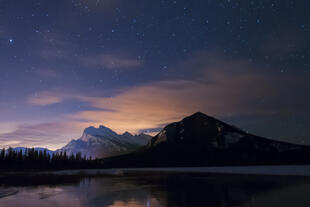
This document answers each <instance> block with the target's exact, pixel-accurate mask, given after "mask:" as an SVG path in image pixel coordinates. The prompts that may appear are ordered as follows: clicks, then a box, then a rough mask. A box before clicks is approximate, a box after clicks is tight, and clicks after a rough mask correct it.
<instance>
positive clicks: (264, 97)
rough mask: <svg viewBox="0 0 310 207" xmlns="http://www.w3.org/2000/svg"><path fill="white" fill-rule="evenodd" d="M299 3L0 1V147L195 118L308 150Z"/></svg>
mask: <svg viewBox="0 0 310 207" xmlns="http://www.w3.org/2000/svg"><path fill="white" fill-rule="evenodd" d="M309 14H310V2H309V1H306V0H295V1H293V0H260V1H255V0H219V1H217V0H195V1H189V0H161V1H160V0H158V1H155V0H130V1H128V0H27V1H20V0H0V147H8V146H12V147H16V146H25V147H48V148H50V149H57V148H60V147H62V146H63V145H65V144H66V143H67V142H68V141H69V140H71V139H73V138H74V139H76V138H79V137H80V136H81V133H82V131H83V129H84V128H85V127H88V126H91V125H92V126H98V125H105V126H107V127H109V128H111V129H113V130H115V131H116V132H118V133H123V132H125V131H129V132H131V133H140V132H146V133H149V134H156V133H157V132H158V131H159V130H160V129H161V128H162V127H163V126H165V125H166V124H167V123H170V122H174V121H178V120H180V119H181V118H182V117H184V116H187V115H190V114H192V113H194V112H197V111H201V112H203V113H206V114H208V115H211V116H214V117H216V118H218V119H221V120H223V121H226V122H228V123H231V124H233V125H235V126H238V127H240V128H242V129H244V130H246V131H248V132H250V133H253V134H257V135H261V136H265V137H269V138H272V139H277V140H282V141H289V142H293V143H302V144H310V130H309V125H310V107H309V106H310V95H309V89H310V81H309V80H310V16H309Z"/></svg>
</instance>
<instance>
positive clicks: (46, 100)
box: [28, 92, 63, 106]
mask: <svg viewBox="0 0 310 207" xmlns="http://www.w3.org/2000/svg"><path fill="white" fill-rule="evenodd" d="M62 101H63V99H62V97H61V96H59V95H56V94H53V93H49V92H41V93H35V94H34V95H33V96H31V97H29V99H28V103H30V104H33V105H40V106H46V105H51V104H56V103H61V102H62Z"/></svg>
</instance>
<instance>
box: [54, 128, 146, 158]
mask: <svg viewBox="0 0 310 207" xmlns="http://www.w3.org/2000/svg"><path fill="white" fill-rule="evenodd" d="M150 139H151V137H150V136H149V135H146V134H139V135H132V134H130V133H129V132H126V133H124V134H117V133H115V132H114V131H112V130H111V129H109V128H107V127H105V126H100V127H99V128H95V127H89V128H86V129H85V130H84V133H83V135H82V137H81V138H79V139H77V140H72V141H70V142H69V143H68V144H67V145H66V146H64V147H63V148H61V149H59V150H57V152H60V151H63V152H64V151H66V153H67V154H76V153H78V152H81V153H82V155H83V156H84V155H86V156H88V157H89V156H92V158H104V157H109V156H115V155H120V154H125V153H129V152H133V151H135V150H137V149H138V148H140V147H141V146H144V145H146V144H147V143H148V142H149V140H150Z"/></svg>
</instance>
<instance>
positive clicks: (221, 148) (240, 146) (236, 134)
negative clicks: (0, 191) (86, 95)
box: [104, 113, 310, 167]
mask: <svg viewBox="0 0 310 207" xmlns="http://www.w3.org/2000/svg"><path fill="white" fill-rule="evenodd" d="M104 161H105V164H106V166H107V167H146V166H148V167H156V166H207V165H254V164H297V163H298V164H303V163H310V147H309V146H302V145H295V144H290V143H285V142H280V141H274V140H270V139H266V138H263V137H258V136H255V135H251V134H248V133H246V132H244V131H242V130H240V129H238V128H236V127H233V126H231V125H228V124H226V123H224V122H221V121H219V120H217V119H215V118H213V117H210V116H207V115H205V114H203V113H196V114H193V115H192V116H189V117H186V118H184V119H183V120H182V121H180V122H176V123H172V124H169V125H167V126H166V127H165V128H164V129H163V130H162V131H161V132H160V133H159V134H158V135H156V136H155V137H153V138H152V139H151V141H150V142H149V143H148V145H147V147H145V148H144V150H141V151H139V152H136V153H131V154H129V155H123V156H118V157H112V158H107V159H105V160H104Z"/></svg>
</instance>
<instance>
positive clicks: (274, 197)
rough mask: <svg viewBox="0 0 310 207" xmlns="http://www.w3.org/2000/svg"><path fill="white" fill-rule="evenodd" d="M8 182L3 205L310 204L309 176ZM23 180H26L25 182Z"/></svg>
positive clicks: (1, 191) (187, 206)
mask: <svg viewBox="0 0 310 207" xmlns="http://www.w3.org/2000/svg"><path fill="white" fill-rule="evenodd" d="M35 183H36V185H33V186H31V185H30V186H29V180H28V181H27V185H25V186H22V185H21V186H16V183H15V184H14V186H9V185H8V184H6V185H5V186H3V187H1V188H0V206H14V207H18V206H23V207H24V206H25V207H28V206H29V207H34V206H40V207H59V206H60V207H61V206H66V207H71V206H72V207H86V206H87V207H99V206H100V207H125V206H126V207H194V206H211V207H212V206H220V207H230V206H292V205H294V204H296V202H298V206H309V205H310V198H309V196H308V193H310V183H309V180H308V179H303V178H298V179H297V178H291V177H269V176H268V177H266V176H264V177H258V176H250V177H247V176H219V175H197V174H196V175H189V174H177V175H144V176H142V175H140V176H123V177H94V178H84V179H79V180H72V182H66V183H65V184H63V183H62V181H61V183H54V184H53V185H51V184H50V183H48V184H44V182H43V183H40V184H38V183H37V182H35ZM21 184H22V183H21Z"/></svg>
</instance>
